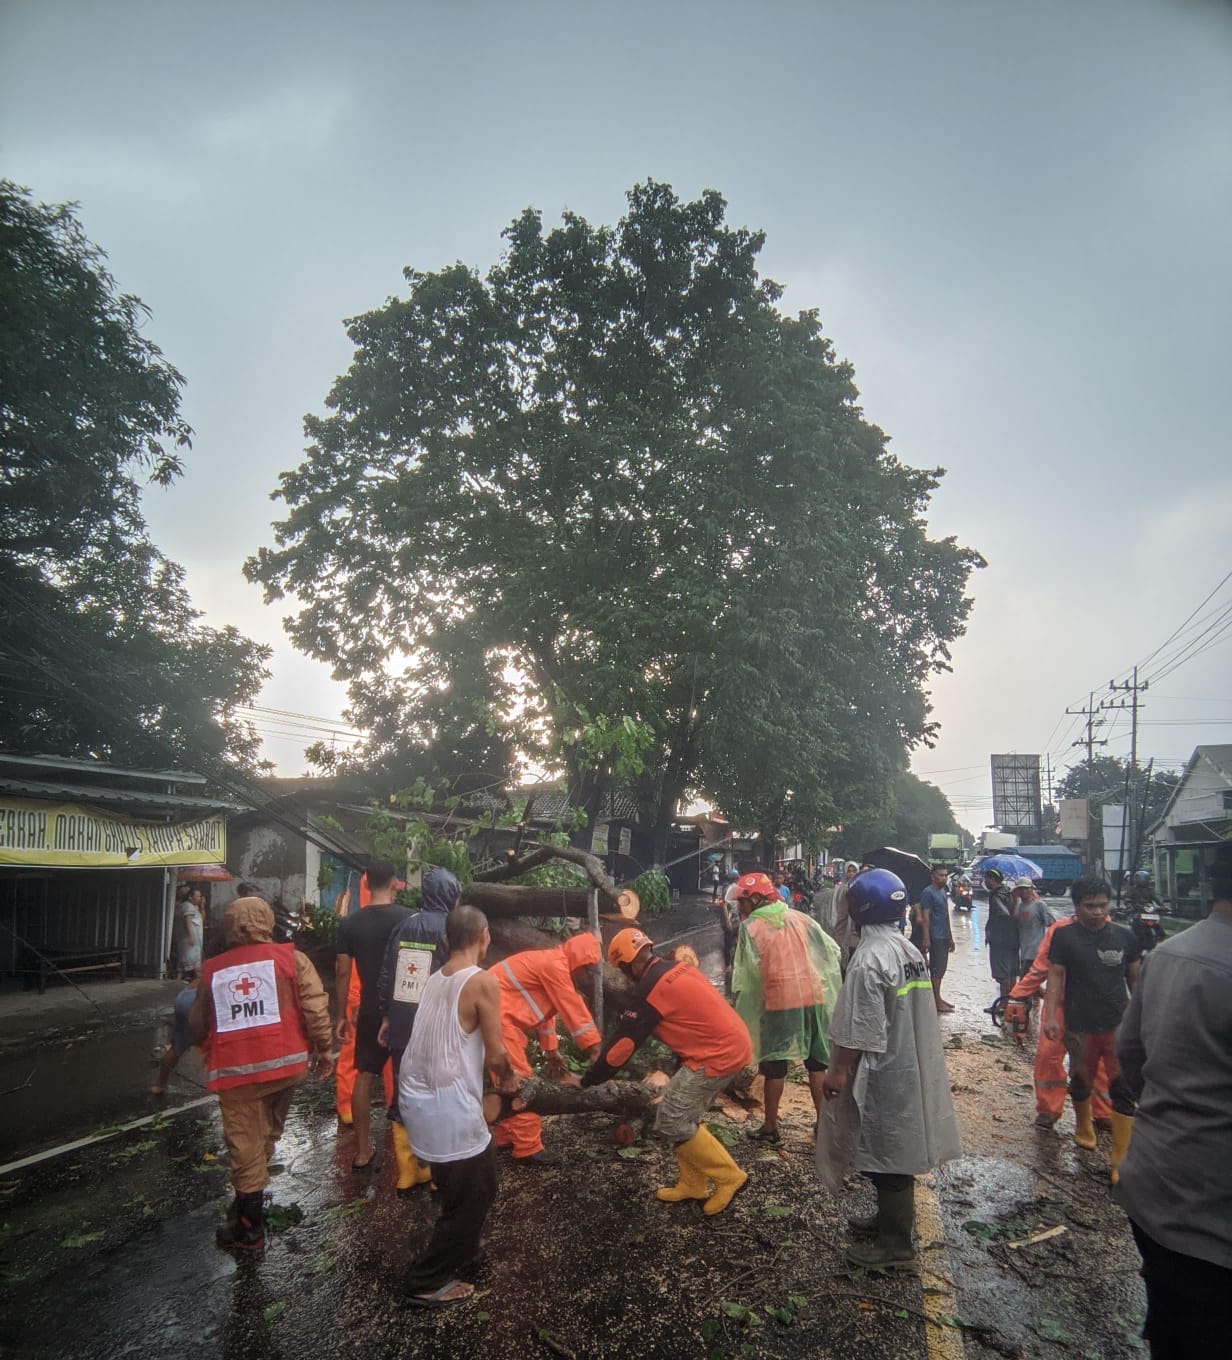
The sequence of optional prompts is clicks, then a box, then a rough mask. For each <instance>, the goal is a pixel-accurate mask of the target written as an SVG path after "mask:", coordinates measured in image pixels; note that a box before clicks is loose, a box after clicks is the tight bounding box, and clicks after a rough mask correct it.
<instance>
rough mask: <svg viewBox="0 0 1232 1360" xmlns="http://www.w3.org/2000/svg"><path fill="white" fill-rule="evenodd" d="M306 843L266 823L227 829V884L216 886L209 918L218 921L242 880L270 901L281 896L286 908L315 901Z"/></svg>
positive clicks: (248, 824) (233, 825)
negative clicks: (229, 873) (231, 875)
mask: <svg viewBox="0 0 1232 1360" xmlns="http://www.w3.org/2000/svg"><path fill="white" fill-rule="evenodd" d="M307 852H308V842H307V841H306V840H304V838H303V837H302V836H300V835H297V834H296V833H295V832H293V831H288V830H287V829H285V828H284V827H281V826H275V825H272V824H270V823H268V822H259V821H255V820H254V821H251V822H243V821H242V822H239V823H238V824H237V823H234V822H233V823H232V824H231V825H230V826H228V828H227V867H228V868H229V869H230V870H231V872H232V873H233V874H235V879H234V880H233V881H232V882H230V883H215V884H214V885H213V891H212V893H211V895H210V916H211V919H215V920H216V919H217V918H218V917H219V916H220V915H221V914H222V909H223V908H224V907H225V906H226V905H227V903H228V902H230V901H232V900H233V899H234V898H235V890H236V888H237V886H238V885H239V882H240V880H241V879H246V880H247V881H248V882H249V883H253V884H255V885H256V886H257V887H258V888H259V889H260V890H261V892H262V893H264V894H265V896H266V897H268V898H270V899H271V900H272V899H273V898H275V897H281V898H282V900H283V901H284V902H286V903H287V904H288V905H289V906H298V905H299V904H300V903H301V902H304V901H315V900H316V891H317V884H316V874H315V872H314V873H313V875H312V877H311V878H309V875H308V853H307Z"/></svg>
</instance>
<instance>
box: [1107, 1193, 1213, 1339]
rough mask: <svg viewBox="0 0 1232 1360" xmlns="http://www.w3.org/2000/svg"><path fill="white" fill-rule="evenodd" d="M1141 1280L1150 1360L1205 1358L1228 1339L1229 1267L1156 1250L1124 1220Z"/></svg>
mask: <svg viewBox="0 0 1232 1360" xmlns="http://www.w3.org/2000/svg"><path fill="white" fill-rule="evenodd" d="M1129 1226H1130V1227H1131V1228H1132V1229H1133V1230H1134V1241H1135V1242H1137V1244H1138V1253H1139V1255H1140V1256H1141V1257H1142V1278H1143V1280H1144V1281H1145V1282H1146V1326H1145V1327H1144V1328H1143V1335H1144V1336H1145V1337H1146V1339H1147V1341H1148V1342H1150V1346H1151V1360H1211V1358H1212V1356H1216V1355H1226V1354H1227V1348H1228V1344H1229V1341H1228V1338H1229V1337H1230V1336H1232V1269H1228V1268H1227V1267H1226V1266H1217V1265H1215V1264H1214V1262H1212V1261H1200V1260H1198V1258H1197V1257H1196V1256H1182V1255H1181V1253H1180V1252H1179V1251H1169V1250H1168V1248H1167V1247H1161V1246H1160V1245H1159V1243H1158V1242H1156V1241H1155V1239H1154V1238H1152V1237H1148V1236H1147V1234H1146V1233H1145V1232H1143V1231H1142V1229H1141V1228H1140V1227H1139V1226H1138V1225H1137V1224H1136V1223H1135V1222H1134V1221H1133V1219H1130V1222H1129Z"/></svg>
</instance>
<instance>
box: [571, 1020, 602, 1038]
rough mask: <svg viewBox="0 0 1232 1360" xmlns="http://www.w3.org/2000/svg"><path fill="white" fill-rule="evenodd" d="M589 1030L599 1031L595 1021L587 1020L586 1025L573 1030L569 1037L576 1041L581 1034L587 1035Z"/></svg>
mask: <svg viewBox="0 0 1232 1360" xmlns="http://www.w3.org/2000/svg"><path fill="white" fill-rule="evenodd" d="M588 1029H597V1026H596V1025H595V1022H594V1021H593V1020H587V1022H586V1023H585V1024H584V1025H579V1026H578V1027H577V1029H571V1030H570V1031H569V1037H570V1039H576V1038H577V1037H578V1035H579V1034H585V1033H586V1031H587V1030H588Z"/></svg>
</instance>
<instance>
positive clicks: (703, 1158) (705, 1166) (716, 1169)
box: [683, 1124, 749, 1214]
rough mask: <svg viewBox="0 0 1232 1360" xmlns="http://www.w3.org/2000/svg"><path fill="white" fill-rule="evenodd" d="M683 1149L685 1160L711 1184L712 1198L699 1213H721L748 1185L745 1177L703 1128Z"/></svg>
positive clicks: (716, 1141) (698, 1128) (715, 1139)
mask: <svg viewBox="0 0 1232 1360" xmlns="http://www.w3.org/2000/svg"><path fill="white" fill-rule="evenodd" d="M683 1146H684V1147H685V1148H686V1149H687V1152H686V1156H687V1157H688V1158H689V1160H690V1161H691V1162H692V1163H693V1165H694V1166H695V1167H696V1168H697V1169H698V1171H700V1172H701V1174H702V1175H703V1176H709V1178H710V1179H711V1180H712V1181H713V1182H714V1194H713V1195H711V1196H710V1198H709V1199H708V1200H707V1201H706V1202H705V1204H703V1205H702V1213H704V1214H720V1213H722V1212H723V1210H724V1209H726V1208H727V1206H728V1205H729V1204H730V1203H731V1201H732V1196H733V1195H734V1194H735V1193H736V1191H737V1190H740V1189H742V1188H743V1187H744V1186H745V1184H746V1183H747V1182H748V1179H749V1178H748V1175H747V1174H746V1173H745V1172H743V1171H741V1170H740V1168H739V1167H738V1166H737V1165H736V1163H735V1162H734V1161H733V1160H732V1156H731V1153H729V1152H728V1150H727V1149H726V1148H725V1147H724V1146H723V1144H722V1143H720V1142H719V1140H718V1139H717V1138H716V1137H715V1136H714V1134H713V1133H711V1132H710V1130H709V1129H708V1128H707V1127H706V1126H705V1124H699V1125H698V1126H697V1132H696V1133H695V1134H694V1135H693V1137H692V1138H690V1139H689V1141H688V1142H687V1143H685V1144H683Z"/></svg>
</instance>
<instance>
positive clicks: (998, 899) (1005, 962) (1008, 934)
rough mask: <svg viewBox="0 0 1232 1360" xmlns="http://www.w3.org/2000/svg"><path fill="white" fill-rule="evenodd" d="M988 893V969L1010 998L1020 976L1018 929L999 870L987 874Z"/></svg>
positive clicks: (986, 936) (1003, 877)
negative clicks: (1016, 979) (1015, 981)
mask: <svg viewBox="0 0 1232 1360" xmlns="http://www.w3.org/2000/svg"><path fill="white" fill-rule="evenodd" d="M984 886H985V888H987V889H988V924H987V925H986V926H985V927H984V936H985V939H986V940H987V943H988V968H989V971H990V972H991V973H992V975H993V978H994V979H995V980H996V982H997V985H998V986H999V987H1000V989H1001V995H1002V996H1009V994H1010V988H1011V987H1012V986H1013V985H1014V979H1015V978H1016V977H1017V976H1018V926H1017V924H1016V923H1015V921H1014V900H1013V898H1012V897H1011V895H1010V890H1009V889H1008V888H1007V887H1006V886H1005V875H1004V874H1003V873H1002V872H1001V870H1000V869H985V870H984Z"/></svg>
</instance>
